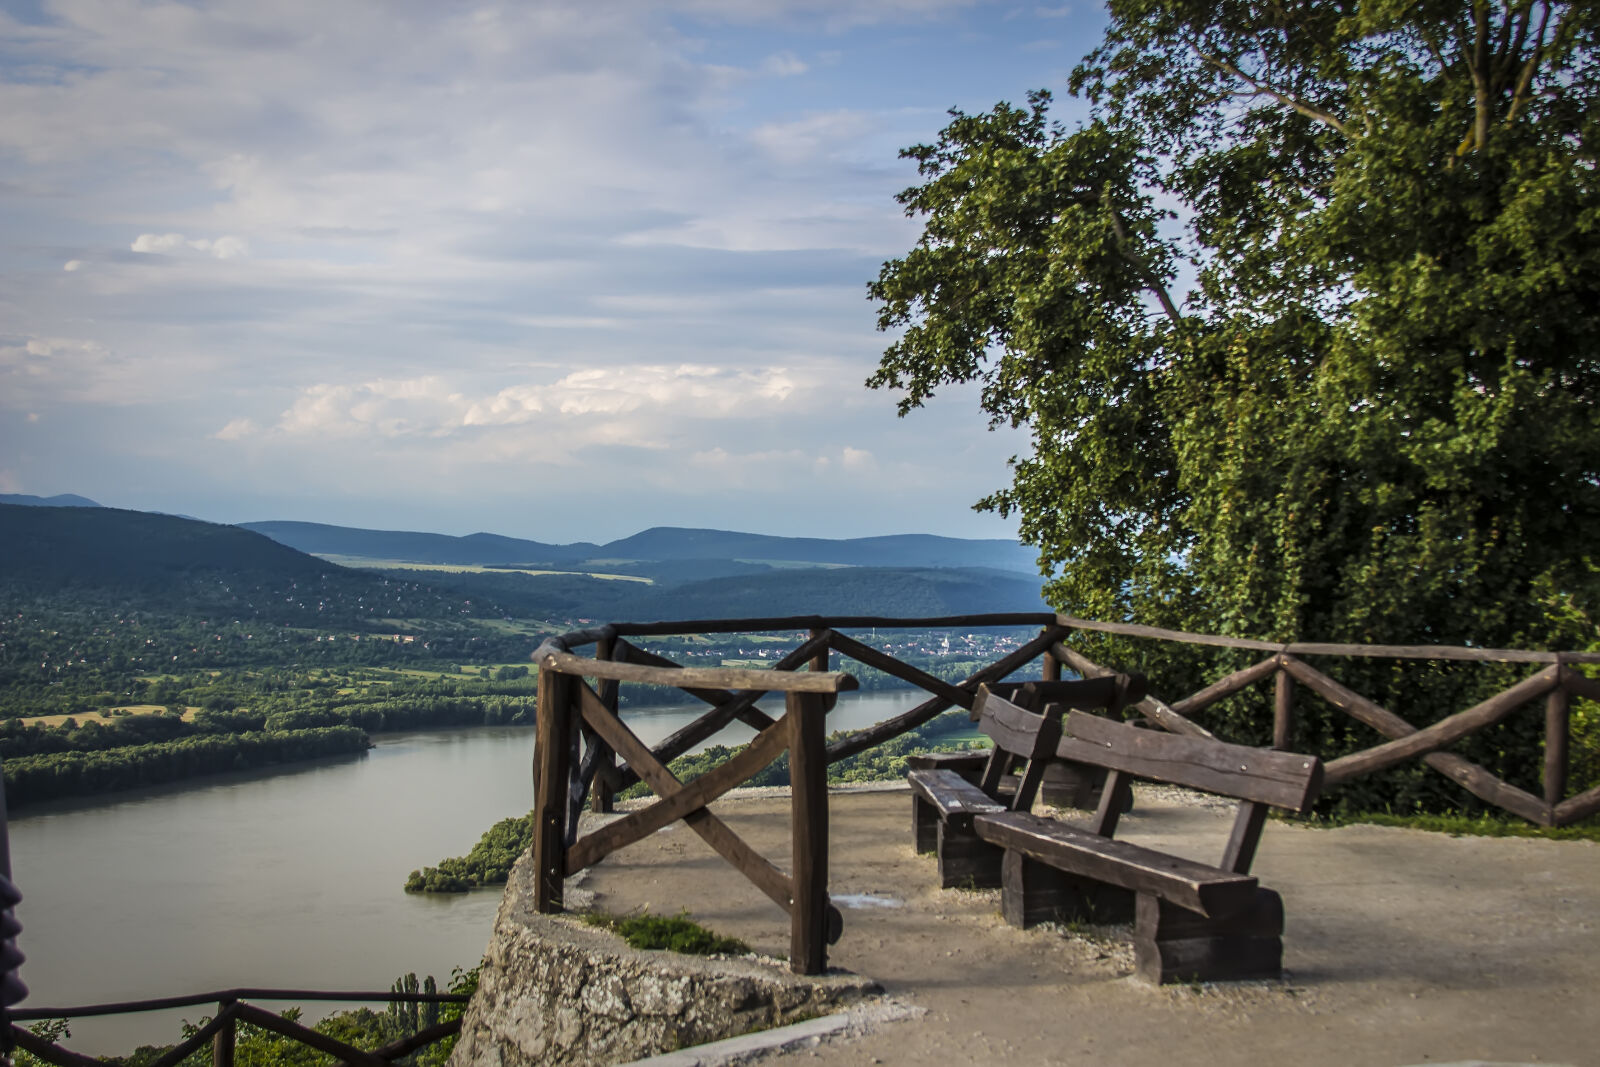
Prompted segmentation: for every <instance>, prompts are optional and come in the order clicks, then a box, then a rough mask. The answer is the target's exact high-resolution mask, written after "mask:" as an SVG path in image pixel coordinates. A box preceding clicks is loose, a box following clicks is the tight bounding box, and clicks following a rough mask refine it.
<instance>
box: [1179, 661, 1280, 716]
mask: <svg viewBox="0 0 1600 1067" xmlns="http://www.w3.org/2000/svg"><path fill="white" fill-rule="evenodd" d="M1277 669H1278V658H1277V657H1276V656H1272V657H1270V658H1268V659H1264V660H1262V661H1261V662H1260V663H1256V664H1252V665H1251V666H1249V667H1246V668H1245V669H1244V670H1242V671H1234V672H1233V673H1232V674H1230V675H1227V676H1226V677H1223V678H1218V679H1217V680H1216V681H1214V682H1212V683H1211V684H1210V685H1208V686H1206V687H1205V688H1204V689H1202V690H1200V691H1199V692H1198V693H1195V694H1193V695H1191V696H1186V697H1184V698H1183V699H1182V700H1174V701H1173V702H1172V710H1173V711H1175V712H1177V713H1178V714H1179V715H1193V714H1194V713H1195V712H1197V711H1199V710H1201V709H1202V708H1207V707H1210V706H1211V705H1212V704H1215V703H1216V702H1217V701H1219V700H1221V699H1222V698H1224V697H1230V696H1232V695H1233V694H1235V693H1237V692H1238V691H1239V690H1241V689H1248V688H1249V687H1250V686H1252V685H1255V684H1256V683H1257V682H1259V681H1261V679H1263V678H1265V677H1266V676H1267V675H1269V674H1272V673H1273V672H1274V671H1276V670H1277Z"/></svg>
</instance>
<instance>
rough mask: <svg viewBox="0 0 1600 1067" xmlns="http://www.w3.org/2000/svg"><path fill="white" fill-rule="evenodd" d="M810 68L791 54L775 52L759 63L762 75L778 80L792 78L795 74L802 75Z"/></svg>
mask: <svg viewBox="0 0 1600 1067" xmlns="http://www.w3.org/2000/svg"><path fill="white" fill-rule="evenodd" d="M810 69H811V68H810V67H808V66H806V64H805V61H804V60H802V59H801V58H800V57H799V56H797V55H795V54H794V53H793V52H788V51H784V52H775V53H773V54H772V55H770V56H768V57H767V58H766V59H764V60H762V61H761V70H762V72H763V73H766V74H772V75H775V76H777V77H779V78H792V77H794V76H795V75H796V74H804V73H805V72H806V71H808V70H810Z"/></svg>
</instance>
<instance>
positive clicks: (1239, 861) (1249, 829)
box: [1222, 800, 1267, 874]
mask: <svg viewBox="0 0 1600 1067" xmlns="http://www.w3.org/2000/svg"><path fill="white" fill-rule="evenodd" d="M1266 824H1267V806H1266V805H1265V804H1257V803H1255V802H1254V801H1250V800H1247V801H1245V802H1244V803H1243V804H1240V805H1239V811H1238V812H1237V813H1236V814H1235V815H1234V817H1233V829H1232V830H1231V831H1229V833H1228V844H1227V847H1226V848H1224V849H1223V850H1222V869H1223V870H1225V871H1232V872H1233V873H1234V874H1249V873H1250V864H1252V863H1254V862H1255V858H1256V845H1257V844H1259V843H1260V841H1261V829H1262V827H1264V826H1265V825H1266Z"/></svg>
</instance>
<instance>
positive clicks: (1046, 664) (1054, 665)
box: [1039, 651, 1061, 682]
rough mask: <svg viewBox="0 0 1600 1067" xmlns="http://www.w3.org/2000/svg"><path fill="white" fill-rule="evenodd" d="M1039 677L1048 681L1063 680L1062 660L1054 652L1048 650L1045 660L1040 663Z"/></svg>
mask: <svg viewBox="0 0 1600 1067" xmlns="http://www.w3.org/2000/svg"><path fill="white" fill-rule="evenodd" d="M1039 671H1040V673H1039V677H1040V678H1041V679H1042V680H1043V681H1046V682H1059V681H1061V661H1060V660H1059V659H1057V658H1056V654H1055V653H1054V652H1050V651H1046V652H1045V654H1044V660H1043V662H1041V663H1040V664H1039Z"/></svg>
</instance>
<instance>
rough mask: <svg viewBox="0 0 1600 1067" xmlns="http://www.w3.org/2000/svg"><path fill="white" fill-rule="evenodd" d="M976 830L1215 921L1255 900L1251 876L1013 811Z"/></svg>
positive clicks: (977, 824) (978, 823)
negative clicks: (1152, 894) (1149, 894)
mask: <svg viewBox="0 0 1600 1067" xmlns="http://www.w3.org/2000/svg"><path fill="white" fill-rule="evenodd" d="M972 825H973V827H974V828H975V829H976V830H977V831H978V836H979V837H981V838H983V839H984V840H985V841H988V842H990V843H992V844H996V845H999V846H1001V847H1002V848H1008V849H1012V850H1014V851H1017V852H1021V853H1022V854H1023V855H1025V856H1028V857H1029V858H1031V859H1036V860H1039V861H1040V862H1042V863H1048V864H1050V865H1051V866H1054V867H1060V868H1061V869H1062V870H1065V871H1068V872H1070V873H1072V874H1077V875H1081V876H1083V877H1086V878H1092V879H1094V880H1095V881H1098V882H1106V883H1108V884H1110V885H1117V886H1122V887H1123V888H1124V889H1131V890H1133V891H1134V892H1136V893H1154V894H1155V895H1156V896H1158V897H1161V898H1162V899H1163V900H1168V901H1171V902H1172V903H1174V904H1176V905H1178V906H1179V907H1180V908H1187V909H1189V910H1190V911H1197V912H1199V913H1200V914H1202V915H1205V916H1208V917H1211V918H1218V917H1221V916H1224V915H1229V914H1232V913H1234V912H1237V911H1239V910H1240V909H1242V908H1246V907H1248V906H1250V904H1251V903H1253V902H1254V900H1255V896H1256V880H1255V878H1253V877H1251V876H1250V875H1243V874H1234V873H1232V872H1231V871H1224V870H1221V869H1219V868H1217V867H1210V866H1207V865H1206V864H1204V863H1195V862H1194V861H1192V860H1186V859H1181V858H1179V857H1177V856H1169V855H1167V854H1165V853H1162V852H1157V851H1155V850H1154V849H1148V848H1144V847H1142V846H1140V845H1132V844H1129V843H1128V842H1126V841H1117V840H1113V839H1112V838H1108V837H1100V836H1098V835H1096V834H1091V833H1088V832H1087V831H1084V830H1079V829H1077V828H1075V827H1071V826H1068V825H1066V824H1065V823H1060V822H1057V821H1056V820H1054V819H1044V818H1040V817H1039V816H1037V815H1030V814H1028V813H1026V812H1020V811H1008V812H1002V813H1001V814H998V815H979V816H977V817H976V818H974V819H973V820H972Z"/></svg>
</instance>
